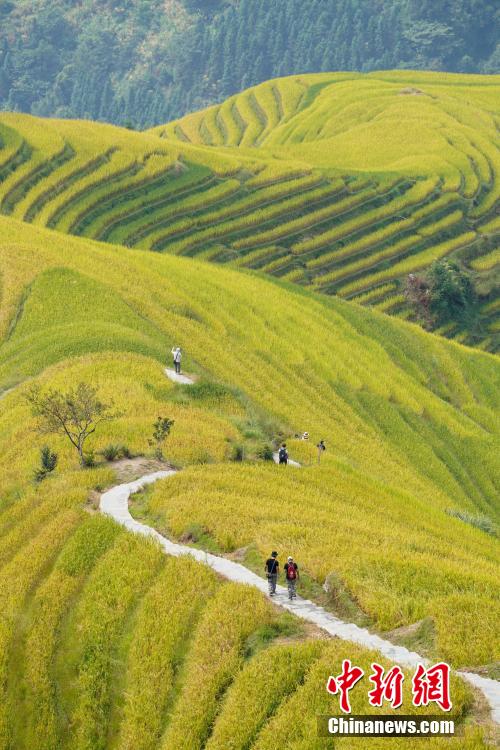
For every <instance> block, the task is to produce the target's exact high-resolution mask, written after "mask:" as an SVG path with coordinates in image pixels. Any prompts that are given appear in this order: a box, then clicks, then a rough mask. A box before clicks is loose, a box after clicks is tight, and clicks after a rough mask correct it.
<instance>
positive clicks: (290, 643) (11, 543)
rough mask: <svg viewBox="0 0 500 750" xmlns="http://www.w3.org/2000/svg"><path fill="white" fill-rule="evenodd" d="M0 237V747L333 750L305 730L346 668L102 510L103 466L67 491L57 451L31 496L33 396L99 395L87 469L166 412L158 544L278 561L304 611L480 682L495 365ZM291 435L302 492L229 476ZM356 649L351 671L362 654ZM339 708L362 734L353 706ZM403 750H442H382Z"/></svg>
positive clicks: (380, 321) (297, 309)
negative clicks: (304, 595) (274, 555)
mask: <svg viewBox="0 0 500 750" xmlns="http://www.w3.org/2000/svg"><path fill="white" fill-rule="evenodd" d="M0 237H1V241H0V272H1V278H2V298H1V307H0V337H1V339H2V344H1V345H0V362H1V365H0V388H3V389H4V394H3V398H2V400H1V401H0V473H1V476H2V487H1V490H0V519H1V523H0V562H1V566H2V567H1V569H0V576H1V578H2V586H1V587H0V598H1V602H2V607H1V608H0V612H1V614H0V621H1V628H0V639H1V648H0V653H1V654H2V658H1V660H0V674H1V680H0V691H1V697H2V700H1V701H0V706H1V708H0V747H1V748H2V749H3V748H11V747H16V748H30V750H37V749H39V750H46V749H47V748H48V747H57V748H59V747H63V748H66V747H67V748H69V747H71V748H72V750H77V749H80V748H81V749H82V750H83V748H90V747H91V748H92V749H93V750H95V749H96V748H107V747H110V746H113V747H119V748H123V750H125V748H132V747H133V748H144V750H146V749H147V748H151V750H152V749H153V748H157V747H158V748H162V750H167V749H168V750H170V749H172V750H174V748H175V750H178V748H186V750H194V748H200V750H201V748H202V747H205V746H206V747H209V748H212V750H215V748H221V750H222V748H227V747H228V744H227V743H228V737H231V738H232V741H234V742H235V743H236V744H235V745H234V747H241V748H243V747H252V748H256V749H258V750H271V749H272V748H275V747H276V742H279V744H280V746H282V747H286V748H290V749H292V748H298V747H300V748H303V749H304V750H306V749H307V750H309V749H310V750H313V748H314V750H317V749H319V748H323V747H325V748H326V747H329V746H330V745H329V744H328V742H327V741H326V740H325V741H324V742H323V741H322V740H320V739H318V738H316V736H315V730H314V726H315V715H316V714H317V713H318V712H321V711H324V712H326V711H328V710H332V708H333V704H332V702H331V700H332V699H330V698H328V696H327V694H326V692H324V688H323V686H324V680H325V676H326V673H327V672H330V671H331V670H332V669H334V668H336V667H337V666H339V667H340V662H341V660H342V658H344V657H345V654H346V644H345V643H343V642H342V641H324V640H319V641H318V640H316V639H314V638H313V639H310V638H308V636H307V634H306V633H303V632H302V631H301V628H300V626H299V625H298V624H297V622H296V621H295V620H294V619H293V618H290V617H288V616H281V617H279V616H278V615H277V613H276V610H274V609H272V608H271V607H270V606H269V605H268V604H267V603H266V602H265V600H264V599H263V598H262V597H261V595H259V594H257V593H255V592H252V591H250V590H249V589H248V588H246V587H241V586H237V585H236V584H227V583H225V584H224V583H221V582H220V581H219V580H217V579H216V578H215V576H214V575H213V574H212V573H211V572H210V571H206V570H204V569H203V568H201V569H200V567H199V566H198V565H195V564H194V563H190V562H189V561H184V560H181V561H172V560H166V559H165V558H164V557H162V556H161V555H160V553H159V551H158V549H157V548H156V547H154V546H152V545H151V544H149V543H148V542H146V541H144V540H140V539H138V538H136V537H133V536H130V535H128V534H126V533H124V532H123V531H119V529H118V527H117V526H115V525H113V524H111V523H110V522H108V521H107V520H104V519H103V518H102V517H101V516H100V515H96V514H94V513H93V512H92V503H91V499H92V497H93V496H95V491H96V490H100V489H102V488H103V487H105V486H109V485H110V484H113V483H114V482H116V479H114V472H113V464H106V463H104V462H103V463H102V464H100V465H98V466H96V467H95V468H93V469H88V470H84V471H82V470H81V469H77V467H76V463H75V458H76V455H73V453H72V450H71V448H68V445H67V442H66V441H64V440H63V439H62V438H54V437H51V438H50V444H51V446H52V448H53V449H56V450H57V452H58V453H59V456H60V463H59V466H58V469H57V471H56V473H55V475H54V476H53V477H51V478H50V479H48V480H46V481H45V482H43V483H42V484H41V485H39V486H34V485H33V483H32V481H31V473H32V469H33V467H34V466H35V465H36V463H37V460H38V453H39V448H40V444H41V440H46V438H45V437H41V436H40V435H39V434H37V433H36V432H35V431H34V430H33V427H34V420H33V417H32V416H31V415H30V410H29V407H28V404H27V403H26V400H25V397H24V395H25V393H26V391H27V389H28V388H29V387H30V386H31V385H32V384H33V383H39V384H40V385H41V386H42V387H43V388H48V387H63V388H64V387H67V386H68V384H70V383H76V382H78V381H80V380H91V381H92V382H95V383H96V384H97V385H98V387H99V389H100V392H101V393H102V395H103V397H104V398H105V399H113V400H114V402H115V404H116V407H117V408H118V409H119V410H120V411H121V412H122V415H121V416H120V417H119V418H118V419H117V420H116V421H114V422H110V423H106V424H103V425H102V427H101V429H100V431H99V433H98V434H97V435H96V437H95V439H94V441H93V446H92V447H93V449H94V450H95V452H96V455H97V456H98V455H99V453H98V452H99V451H100V450H102V449H103V448H104V447H105V446H106V445H107V444H109V443H118V442H121V443H124V442H125V443H126V444H127V447H128V450H129V451H130V452H131V453H133V454H142V453H144V452H145V451H146V452H147V450H148V448H147V438H148V435H149V434H150V430H151V425H152V423H153V421H154V420H155V419H156V417H157V415H158V413H163V414H168V416H170V417H172V418H174V419H175V425H174V429H173V432H172V435H171V437H170V438H169V442H168V456H169V459H170V460H171V461H172V462H173V463H174V464H175V465H177V466H178V467H184V468H183V471H182V472H181V473H180V474H179V475H178V476H177V477H176V478H175V479H173V480H172V479H171V480H169V482H170V484H168V483H160V484H159V485H158V486H157V488H155V490H154V491H153V494H152V495H150V496H148V495H146V496H145V498H143V500H142V501H141V502H142V512H143V513H149V514H152V515H151V516H150V517H152V518H154V519H155V521H156V523H158V524H159V525H160V526H161V528H164V529H165V528H166V529H168V532H169V533H170V534H171V535H172V536H174V537H176V536H182V535H183V534H185V533H186V532H190V533H191V534H192V533H193V530H195V529H197V530H198V531H197V532H196V533H198V535H199V536H200V538H201V539H202V540H204V543H205V544H207V545H211V548H212V549H216V550H217V551H219V552H220V553H223V552H225V553H229V552H234V551H236V550H238V548H240V547H246V551H247V557H246V558H245V561H246V564H248V565H249V566H251V567H253V566H255V565H257V566H258V568H259V569H260V568H261V565H262V560H263V559H264V557H265V555H267V554H268V553H269V548H270V547H274V546H278V548H279V549H280V550H284V551H285V550H289V549H293V550H294V553H295V554H296V555H297V556H298V557H300V560H301V564H302V565H303V570H304V585H305V586H307V587H308V588H309V590H310V591H311V592H312V594H313V595H318V592H320V591H321V590H320V586H321V584H322V583H323V582H324V580H325V578H326V577H329V580H330V581H331V582H332V581H334V582H336V583H335V584H334V585H335V586H337V587H339V588H338V591H339V592H342V598H341V599H340V600H339V601H336V600H335V597H333V598H332V599H331V600H330V601H329V603H328V606H329V607H333V609H334V611H337V612H338V613H339V614H340V615H341V616H343V617H345V616H348V617H349V619H351V618H353V617H354V618H355V619H357V620H359V621H360V622H363V623H365V624H368V625H369V626H370V627H371V628H372V629H374V630H375V631H378V632H387V631H389V630H392V629H394V628H398V627H400V626H402V625H409V624H413V623H415V622H417V621H419V620H422V621H423V622H424V623H425V626H424V628H423V630H422V633H421V635H420V637H421V639H422V642H421V644H420V647H423V648H425V649H426V650H427V653H429V655H431V656H434V655H436V656H437V655H439V656H441V657H443V656H444V657H446V658H447V659H449V660H450V662H451V663H452V664H453V665H454V666H461V665H469V666H473V667H476V668H477V667H479V666H481V665H483V666H485V668H486V670H487V669H488V668H489V666H488V665H491V663H492V661H493V660H494V659H495V658H496V656H497V654H496V653H495V631H496V627H497V623H498V614H499V613H498V611H497V603H498V597H497V593H498V589H497V584H498V541H497V539H496V538H495V537H493V536H490V535H488V534H487V533H485V532H484V531H481V530H480V529H479V528H477V527H475V526H474V523H475V519H477V518H478V517H480V516H481V517H483V516H489V518H490V519H491V520H492V521H493V520H494V519H495V518H497V512H498V505H497V492H498V477H497V476H496V474H497V469H498V465H497V461H496V457H497V455H498V454H497V450H496V449H497V447H498V446H497V428H498V424H497V422H496V420H495V412H496V410H497V409H498V390H497V389H495V386H494V384H495V382H497V381H498V370H499V368H498V360H497V359H496V358H494V357H493V356H491V355H489V354H485V353H481V352H475V351H472V350H467V349H466V348H464V347H461V346H459V345H457V344H455V343H452V342H446V341H444V340H442V339H440V338H438V337H435V336H432V335H429V334H427V333H424V332H422V331H421V330H419V329H418V328H416V327H415V326H412V325H409V324H407V323H405V322H401V321H396V320H391V319H390V318H387V317H386V316H384V315H381V314H380V313H377V312H373V311H368V310H363V309H362V308H360V307H358V306H354V305H351V304H349V303H346V302H344V301H342V300H337V299H330V298H327V297H321V296H316V295H313V294H311V293H310V292H308V291H307V290H301V289H299V288H297V287H293V286H291V285H286V284H281V283H278V282H272V281H270V280H267V279H260V278H256V277H253V276H250V275H241V274H238V273H236V272H235V271H233V270H230V269H224V268H220V267H215V266H212V265H209V264H202V263H196V262H194V261H189V260H186V259H182V258H175V257H171V256H168V255H163V256H161V255H158V254H146V253H137V252H134V251H132V250H128V249H126V248H123V247H112V246H110V245H108V246H106V245H104V244H99V243H95V242H92V241H89V240H83V239H78V238H71V237H63V236H62V235H61V234H60V233H57V232H49V231H48V230H46V229H43V228H37V227H33V226H29V225H27V224H25V223H21V222H18V221H16V220H14V219H12V218H5V217H1V218H0ZM174 341H175V342H178V343H180V344H181V345H182V346H183V347H184V349H185V351H186V353H187V360H186V362H185V367H186V368H187V369H188V370H189V371H190V372H192V373H195V374H196V375H197V377H198V382H197V384H196V385H195V386H193V387H192V389H191V390H190V389H189V388H185V387H182V386H176V385H174V384H173V383H171V382H170V381H168V380H166V378H165V377H164V375H163V372H162V366H163V362H164V357H165V353H166V351H167V350H168V349H169V348H170V346H171V344H172V343H173V342H174ZM7 388H13V390H12V391H11V392H5V389H7ZM304 429H308V430H309V431H310V433H311V439H312V440H313V441H315V440H316V439H319V438H320V437H323V438H325V439H326V440H327V444H328V451H327V453H326V456H325V459H324V461H323V463H322V466H321V467H316V466H314V465H311V466H307V464H308V463H309V461H310V458H311V456H310V455H309V450H308V447H307V445H305V444H303V443H301V442H300V441H294V440H293V439H292V440H291V441H290V446H291V450H292V454H293V455H295V456H296V457H297V458H299V460H301V461H302V462H303V463H304V464H305V466H304V468H302V469H301V470H300V475H299V474H294V475H291V474H290V475H285V476H284V475H283V474H282V473H281V472H280V469H279V467H274V468H273V467H270V466H269V465H267V464H265V463H264V462H259V461H255V460H254V459H252V460H251V461H250V462H249V463H247V464H238V463H233V462H230V461H229V460H228V459H229V458H230V456H231V455H232V454H233V448H234V447H235V446H237V445H243V446H244V447H245V450H246V451H248V452H249V457H251V456H252V455H253V456H254V455H255V454H254V453H253V454H252V451H255V449H256V447H257V446H259V445H261V444H262V442H264V441H269V440H270V439H271V437H275V436H276V435H278V434H280V433H281V434H282V435H285V436H289V435H291V436H293V434H294V433H295V432H296V431H302V430H304ZM250 487H252V488H253V490H252V491H250ZM255 489H257V492H255ZM84 508H86V510H84ZM449 511H453V512H455V513H457V512H458V513H460V514H461V515H462V519H463V520H461V519H460V518H459V517H457V516H456V515H452V514H450V512H449ZM296 520H297V521H300V525H297V524H296V522H295V521H296ZM200 543H203V542H200ZM214 545H215V547H214ZM248 545H249V546H248ZM437 551H439V553H438V554H437ZM479 592H480V593H479ZM342 607H344V609H342ZM228 611H231V613H232V616H231V617H230V618H228V617H227V612H228ZM424 633H425V635H424ZM276 639H278V640H277V641H276ZM275 641H276V642H275ZM348 651H349V657H350V658H352V659H353V660H354V661H356V662H358V663H361V664H363V665H368V664H369V660H370V659H373V658H374V657H375V654H370V653H369V652H366V651H364V650H362V649H359V648H357V647H354V646H352V645H349V648H348ZM214 653H217V654H218V655H219V654H220V656H218V659H216V660H214V658H213V655H214ZM377 658H378V657H377ZM382 661H383V660H382ZM14 665H15V666H14ZM152 674H155V675H156V676H157V679H156V680H152V679H151V675H152ZM269 675H272V678H271V677H269ZM269 680H271V682H269ZM268 690H269V691H270V692H268ZM453 695H454V703H455V707H454V712H455V713H454V715H455V716H457V717H458V716H465V715H469V714H470V711H471V708H472V698H471V693H470V691H469V690H468V689H466V688H465V686H464V685H463V684H462V683H461V682H460V681H458V680H455V681H454V682H453ZM242 700H244V703H245V714H244V721H242V720H241V719H240V718H239V715H238V713H237V711H238V707H239V706H241V701H242ZM356 700H358V701H359V702H356V704H355V707H357V711H358V713H361V712H362V711H363V710H364V704H363V693H361V696H360V697H359V698H358V699H356ZM408 710H409V711H414V710H415V709H412V708H411V705H410V706H409V707H408ZM383 711H384V712H387V709H383ZM291 716H292V717H293V718H291ZM187 728H189V729H188V730H187ZM485 732H486V733H485ZM487 736H488V731H487V728H486V729H477V728H474V724H473V723H472V724H471V725H470V726H468V728H466V729H465V737H461V738H459V739H457V741H456V742H457V747H458V746H459V747H460V748H464V747H465V748H469V750H475V749H476V748H481V747H486V746H487V745H486V744H485V743H486V738H487ZM483 737H484V739H483ZM160 738H161V739H160ZM205 743H208V744H205ZM442 743H443V744H442ZM373 744H374V747H378V745H377V743H376V742H374V743H373ZM413 744H415V748H417V744H418V748H422V747H427V746H429V747H432V748H440V747H443V748H444V747H449V746H450V741H449V740H442V741H441V740H438V739H436V740H429V741H427V740H424V739H419V740H418V743H417V742H416V741H415V743H413V741H408V740H404V741H398V740H394V741H392V740H384V745H383V746H384V747H390V748H398V749H399V748H400V747H403V746H404V747H405V748H407V747H410V748H411V747H413ZM341 745H342V743H341ZM346 746H348V745H346ZM451 746H455V743H454V742H452V743H451ZM380 747H382V745H380Z"/></svg>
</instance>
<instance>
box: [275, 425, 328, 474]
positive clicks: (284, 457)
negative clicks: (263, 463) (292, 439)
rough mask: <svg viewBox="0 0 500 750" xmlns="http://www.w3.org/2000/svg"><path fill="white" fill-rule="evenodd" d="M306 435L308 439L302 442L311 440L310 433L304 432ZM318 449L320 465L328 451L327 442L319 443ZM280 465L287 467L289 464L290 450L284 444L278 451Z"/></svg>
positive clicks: (321, 441) (303, 438) (304, 438)
mask: <svg viewBox="0 0 500 750" xmlns="http://www.w3.org/2000/svg"><path fill="white" fill-rule="evenodd" d="M305 435H307V438H306V437H302V440H308V439H309V433H308V432H304V436H305ZM316 448H317V449H318V463H321V456H322V455H323V453H324V452H325V451H326V445H325V441H324V440H320V441H319V443H318V445H317V446H316ZM278 463H279V464H283V465H285V466H286V465H287V463H288V448H287V447H286V443H282V444H281V445H280V448H279V450H278Z"/></svg>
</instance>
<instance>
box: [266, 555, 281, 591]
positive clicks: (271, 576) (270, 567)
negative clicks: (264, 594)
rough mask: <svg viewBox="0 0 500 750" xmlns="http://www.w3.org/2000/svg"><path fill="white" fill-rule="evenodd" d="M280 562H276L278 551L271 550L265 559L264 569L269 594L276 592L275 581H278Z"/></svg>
mask: <svg viewBox="0 0 500 750" xmlns="http://www.w3.org/2000/svg"><path fill="white" fill-rule="evenodd" d="M279 568H280V564H279V562H278V553H277V552H271V557H269V558H268V559H267V560H266V564H265V567H264V570H265V571H266V574H267V582H268V584H269V596H274V595H275V593H276V583H277V581H278V573H279Z"/></svg>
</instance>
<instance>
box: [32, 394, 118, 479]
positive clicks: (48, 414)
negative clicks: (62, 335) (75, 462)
mask: <svg viewBox="0 0 500 750" xmlns="http://www.w3.org/2000/svg"><path fill="white" fill-rule="evenodd" d="M27 399H28V402H29V403H30V404H31V407H32V413H33V415H34V416H35V417H38V429H39V430H40V432H43V433H54V434H58V435H65V436H66V437H67V438H68V440H69V441H70V443H71V445H73V446H74V448H75V449H76V450H77V451H78V456H79V458H80V464H81V465H82V466H85V454H84V452H83V449H84V445H85V442H86V440H87V439H88V438H89V437H90V436H91V435H93V434H94V432H95V431H96V429H97V427H98V425H99V424H100V423H101V422H109V421H110V420H112V419H116V417H118V416H119V414H118V413H116V412H113V411H112V404H105V403H104V402H102V401H101V400H100V399H99V397H98V395H97V388H95V387H94V386H92V385H89V384H88V383H79V385H77V387H76V388H74V389H72V390H69V391H67V392H66V393H63V392H62V391H57V390H55V389H51V390H49V391H48V392H47V393H45V394H42V392H41V390H40V388H39V387H38V386H34V387H33V388H31V390H30V391H29V393H28V395H27Z"/></svg>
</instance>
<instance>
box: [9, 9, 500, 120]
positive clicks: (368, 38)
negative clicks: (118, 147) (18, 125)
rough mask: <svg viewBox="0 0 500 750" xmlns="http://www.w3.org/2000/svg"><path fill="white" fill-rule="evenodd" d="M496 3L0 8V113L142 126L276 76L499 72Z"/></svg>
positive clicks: (497, 13) (499, 14)
mask: <svg viewBox="0 0 500 750" xmlns="http://www.w3.org/2000/svg"><path fill="white" fill-rule="evenodd" d="M499 20H500V10H499V5H498V3H497V2H496V0H440V1H439V2H435V0H329V1H328V2H325V0H279V2H276V0H182V2H181V0H121V2H117V1H116V0H79V2H72V0H0V109H4V110H18V111H23V112H31V113H34V114H38V115H44V116H59V117H84V118H92V119H99V120H106V121H110V122H115V123H118V124H128V123H130V124H131V125H133V126H134V127H146V126H150V125H153V124H156V123H160V122H166V121H167V120H170V119H172V118H175V117H178V116H180V115H182V114H184V113H186V112H188V111H191V110H194V109H199V108H201V107H203V106H206V105H208V104H211V103H214V102H216V101H220V100H222V99H223V98H225V97H226V96H228V95H230V94H232V93H235V92H236V91H239V90H241V89H243V88H245V87H248V86H251V85H253V84H256V83H259V82H261V81H264V80H266V79H268V78H272V77H275V76H282V75H283V76H284V75H290V74H294V73H304V72H313V71H325V70H359V71H369V70H377V69H387V68H414V69H431V70H448V71H460V72H483V73H495V72H499V71H500V45H497V46H496V47H495V43H496V40H497V39H498V27H499Z"/></svg>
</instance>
